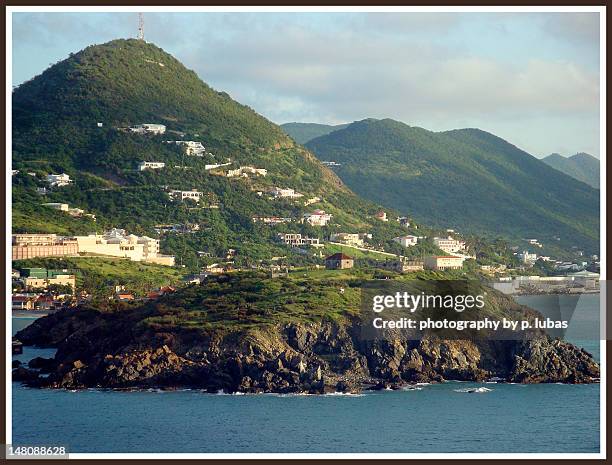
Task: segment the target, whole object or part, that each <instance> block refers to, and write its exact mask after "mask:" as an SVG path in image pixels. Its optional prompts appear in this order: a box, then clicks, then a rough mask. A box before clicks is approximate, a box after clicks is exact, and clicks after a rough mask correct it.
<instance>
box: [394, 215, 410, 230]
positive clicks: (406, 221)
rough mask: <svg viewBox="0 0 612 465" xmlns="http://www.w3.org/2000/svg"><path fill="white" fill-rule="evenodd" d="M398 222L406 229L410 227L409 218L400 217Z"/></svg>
mask: <svg viewBox="0 0 612 465" xmlns="http://www.w3.org/2000/svg"><path fill="white" fill-rule="evenodd" d="M397 222H398V223H399V224H400V226H403V227H405V228H409V227H410V220H409V219H408V217H407V216H398V217H397Z"/></svg>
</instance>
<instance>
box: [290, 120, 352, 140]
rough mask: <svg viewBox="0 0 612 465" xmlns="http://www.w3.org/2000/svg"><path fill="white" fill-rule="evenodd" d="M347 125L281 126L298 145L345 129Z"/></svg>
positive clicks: (303, 124)
mask: <svg viewBox="0 0 612 465" xmlns="http://www.w3.org/2000/svg"><path fill="white" fill-rule="evenodd" d="M347 126H348V123H347V124H337V125H330V124H318V123H285V124H281V126H280V127H281V128H283V130H284V131H285V132H286V133H287V134H289V135H290V136H291V137H292V138H293V140H295V141H296V142H297V143H298V144H305V143H306V142H308V141H310V140H312V139H314V138H315V137H320V136H324V135H326V134H329V133H330V132H333V131H338V130H339V129H344V128H346V127H347Z"/></svg>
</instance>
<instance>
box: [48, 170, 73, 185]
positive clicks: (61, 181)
mask: <svg viewBox="0 0 612 465" xmlns="http://www.w3.org/2000/svg"><path fill="white" fill-rule="evenodd" d="M46 179H47V183H49V186H51V187H63V186H68V185H70V184H72V183H73V180H72V179H70V176H68V175H67V174H66V173H62V174H48V175H47V178H46Z"/></svg>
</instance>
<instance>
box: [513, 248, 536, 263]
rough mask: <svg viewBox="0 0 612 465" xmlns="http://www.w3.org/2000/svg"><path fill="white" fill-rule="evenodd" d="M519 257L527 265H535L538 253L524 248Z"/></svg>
mask: <svg viewBox="0 0 612 465" xmlns="http://www.w3.org/2000/svg"><path fill="white" fill-rule="evenodd" d="M518 258H519V260H521V262H523V263H524V264H526V265H533V264H534V263H535V262H536V261H537V259H538V255H537V254H535V253H529V252H528V251H527V250H523V251H522V252H521V253H519V254H518Z"/></svg>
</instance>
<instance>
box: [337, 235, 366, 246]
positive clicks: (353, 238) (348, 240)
mask: <svg viewBox="0 0 612 465" xmlns="http://www.w3.org/2000/svg"><path fill="white" fill-rule="evenodd" d="M329 240H330V241H332V242H338V243H340V244H346V245H352V246H355V247H363V236H362V235H361V234H359V233H355V234H353V233H343V232H340V233H334V234H332V235H330V236H329Z"/></svg>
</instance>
